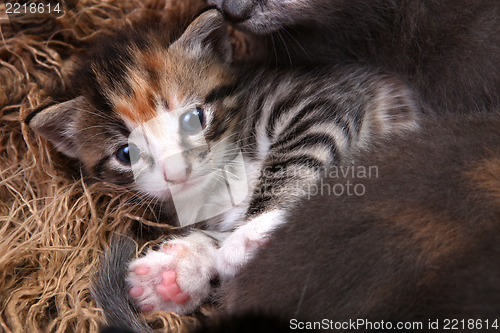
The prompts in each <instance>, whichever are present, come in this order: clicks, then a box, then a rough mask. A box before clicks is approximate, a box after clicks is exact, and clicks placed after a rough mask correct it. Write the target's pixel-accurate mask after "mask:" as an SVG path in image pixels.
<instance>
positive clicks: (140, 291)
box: [128, 286, 144, 298]
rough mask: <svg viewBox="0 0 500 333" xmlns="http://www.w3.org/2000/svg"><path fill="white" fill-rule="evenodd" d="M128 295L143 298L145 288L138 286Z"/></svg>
mask: <svg viewBox="0 0 500 333" xmlns="http://www.w3.org/2000/svg"><path fill="white" fill-rule="evenodd" d="M128 294H129V295H130V296H131V297H133V298H137V297H141V296H142V295H143V294H144V288H142V287H138V286H135V287H132V288H130V290H129V292H128Z"/></svg>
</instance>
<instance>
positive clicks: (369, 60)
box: [209, 0, 500, 112]
mask: <svg viewBox="0 0 500 333" xmlns="http://www.w3.org/2000/svg"><path fill="white" fill-rule="evenodd" d="M209 3H212V4H215V5H217V6H218V7H219V8H220V9H221V10H222V11H223V12H224V13H225V16H226V18H228V19H229V20H230V21H232V22H233V24H234V26H235V27H236V28H237V29H240V30H243V31H246V32H248V33H249V34H253V35H258V38H256V39H255V42H256V43H261V42H263V45H262V48H264V49H266V50H267V51H268V56H267V59H266V60H265V61H266V62H277V63H278V64H281V65H292V66H296V65H298V64H303V63H313V64H319V63H336V62H345V61H351V62H356V63H365V64H370V65H375V66H378V67H382V68H385V69H387V70H390V71H394V72H396V73H398V74H400V75H402V76H404V77H405V78H407V79H408V80H409V81H410V82H412V83H413V84H414V85H415V87H416V88H417V90H419V92H420V94H421V96H422V98H423V99H424V100H425V101H427V102H428V103H429V104H430V105H431V106H432V107H437V108H436V110H437V111H442V110H450V111H453V112H456V111H461V112H473V111H478V110H479V111H486V110H488V108H489V107H490V106H497V105H498V104H499V101H500V66H498V64H499V63H500V2H498V1H497V0H480V1H471V0H397V1H395V0H307V1H305V0H288V1H282V0H240V1H233V0H209ZM260 35H264V36H265V37H264V36H260Z"/></svg>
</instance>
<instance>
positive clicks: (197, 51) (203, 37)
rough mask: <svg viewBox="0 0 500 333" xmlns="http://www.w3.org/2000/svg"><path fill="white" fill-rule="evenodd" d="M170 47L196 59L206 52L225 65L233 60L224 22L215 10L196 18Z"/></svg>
mask: <svg viewBox="0 0 500 333" xmlns="http://www.w3.org/2000/svg"><path fill="white" fill-rule="evenodd" d="M172 47H173V48H180V49H183V50H187V51H188V52H191V53H193V54H194V55H195V56H196V57H201V56H202V55H204V54H206V52H207V51H208V52H212V53H213V54H215V55H216V56H217V57H219V58H220V59H222V61H224V62H226V63H229V62H231V60H232V59H233V49H232V45H231V39H230V38H229V33H228V31H227V25H226V22H225V21H224V17H223V16H222V14H221V13H220V12H219V11H218V10H216V9H211V10H208V11H206V12H204V13H203V14H201V15H200V16H198V17H197V18H196V19H195V20H194V21H193V22H192V23H191V24H190V25H189V26H188V27H187V29H186V31H184V33H183V34H182V36H181V37H180V38H179V39H178V40H177V41H175V42H174V43H173V44H172Z"/></svg>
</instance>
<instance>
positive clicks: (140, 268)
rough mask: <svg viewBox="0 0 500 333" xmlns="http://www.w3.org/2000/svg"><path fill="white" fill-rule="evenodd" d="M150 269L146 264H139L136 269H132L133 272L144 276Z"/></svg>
mask: <svg viewBox="0 0 500 333" xmlns="http://www.w3.org/2000/svg"><path fill="white" fill-rule="evenodd" d="M150 270H151V267H149V266H148V265H140V266H137V267H136V269H134V273H135V274H136V275H138V276H144V275H147V274H148V273H149V271H150Z"/></svg>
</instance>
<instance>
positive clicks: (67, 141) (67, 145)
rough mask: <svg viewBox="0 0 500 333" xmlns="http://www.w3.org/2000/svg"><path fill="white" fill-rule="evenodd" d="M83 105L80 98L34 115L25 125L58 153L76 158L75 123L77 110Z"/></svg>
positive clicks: (82, 100) (84, 103)
mask: <svg viewBox="0 0 500 333" xmlns="http://www.w3.org/2000/svg"><path fill="white" fill-rule="evenodd" d="M85 105H86V101H85V98H84V97H82V96H80V97H77V98H74V99H72V100H70V101H67V102H64V103H59V104H55V105H52V106H49V107H47V108H45V109H43V110H41V111H40V112H38V113H34V114H33V115H30V116H29V117H28V119H26V123H27V124H28V125H29V126H30V127H31V128H32V129H33V130H34V131H35V133H36V134H38V135H40V136H42V137H44V138H46V139H48V140H49V141H50V142H52V143H53V144H54V146H55V147H56V148H57V150H58V151H60V152H62V153H63V154H65V155H67V156H69V157H73V158H78V146H77V144H76V138H75V133H76V129H75V122H76V115H77V113H78V110H79V109H81V108H82V107H84V106H85Z"/></svg>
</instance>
